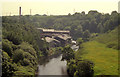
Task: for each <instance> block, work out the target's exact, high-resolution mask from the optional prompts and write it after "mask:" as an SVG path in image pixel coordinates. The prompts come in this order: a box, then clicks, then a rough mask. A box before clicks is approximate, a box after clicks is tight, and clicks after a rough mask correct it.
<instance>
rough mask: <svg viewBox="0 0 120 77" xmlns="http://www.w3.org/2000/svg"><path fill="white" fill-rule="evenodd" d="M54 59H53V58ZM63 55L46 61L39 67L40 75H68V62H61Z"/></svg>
mask: <svg viewBox="0 0 120 77" xmlns="http://www.w3.org/2000/svg"><path fill="white" fill-rule="evenodd" d="M51 58H52V57H51ZM61 59H62V55H60V56H58V57H56V58H55V57H54V58H52V59H50V57H49V58H48V59H47V60H46V59H43V60H44V63H43V64H42V65H39V68H38V75H67V66H66V64H67V62H66V61H61Z"/></svg>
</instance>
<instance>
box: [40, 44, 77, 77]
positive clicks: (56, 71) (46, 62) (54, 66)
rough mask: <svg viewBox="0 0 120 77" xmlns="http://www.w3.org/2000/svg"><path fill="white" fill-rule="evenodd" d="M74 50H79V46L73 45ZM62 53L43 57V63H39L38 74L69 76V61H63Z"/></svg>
mask: <svg viewBox="0 0 120 77" xmlns="http://www.w3.org/2000/svg"><path fill="white" fill-rule="evenodd" d="M71 48H72V49H73V50H75V51H77V50H78V49H79V46H76V45H73V46H72V47H71ZM61 59H62V55H59V56H58V55H57V56H52V57H45V58H44V59H41V60H40V62H42V64H39V65H38V76H41V75H42V76H43V75H65V76H67V75H68V74H67V62H66V61H61ZM67 77H68V76H67Z"/></svg>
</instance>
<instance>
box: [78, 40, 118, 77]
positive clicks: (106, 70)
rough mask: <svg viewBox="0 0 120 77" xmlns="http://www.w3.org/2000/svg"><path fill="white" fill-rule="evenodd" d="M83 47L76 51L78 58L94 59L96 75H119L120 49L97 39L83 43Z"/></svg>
mask: <svg viewBox="0 0 120 77" xmlns="http://www.w3.org/2000/svg"><path fill="white" fill-rule="evenodd" d="M82 45H83V48H82V49H81V50H79V51H78V52H77V53H76V58H79V56H81V57H82V58H83V59H88V60H90V61H93V62H94V64H95V66H94V71H95V75H118V50H115V49H112V48H108V47H106V44H102V43H99V42H97V41H89V42H86V43H83V44H82ZM81 54H82V55H81Z"/></svg>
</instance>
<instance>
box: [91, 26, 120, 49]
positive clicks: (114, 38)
mask: <svg viewBox="0 0 120 77" xmlns="http://www.w3.org/2000/svg"><path fill="white" fill-rule="evenodd" d="M118 28H120V26H119V27H117V28H115V29H114V30H112V31H109V32H107V33H104V34H101V35H99V36H98V37H95V38H93V39H92V40H94V41H97V42H99V43H103V44H106V46H107V47H109V48H114V49H118V48H120V47H118V43H120V41H119V40H118V35H120V34H118Z"/></svg>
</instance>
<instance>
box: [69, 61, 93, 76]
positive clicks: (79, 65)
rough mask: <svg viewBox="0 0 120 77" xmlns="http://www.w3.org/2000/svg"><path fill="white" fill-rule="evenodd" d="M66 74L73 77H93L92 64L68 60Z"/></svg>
mask: <svg viewBox="0 0 120 77" xmlns="http://www.w3.org/2000/svg"><path fill="white" fill-rule="evenodd" d="M68 74H69V75H70V76H73V77H93V74H94V70H93V63H92V62H91V61H85V60H80V61H78V60H70V62H69V63H68Z"/></svg>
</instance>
